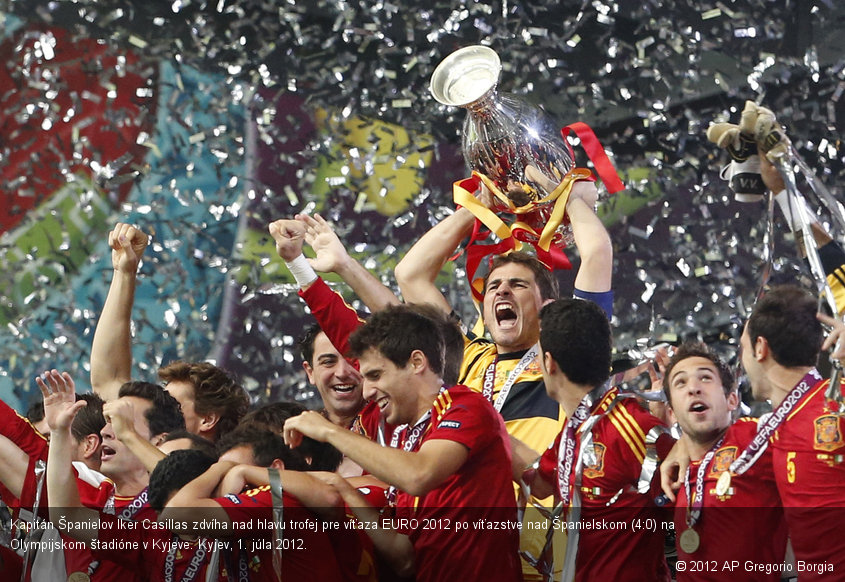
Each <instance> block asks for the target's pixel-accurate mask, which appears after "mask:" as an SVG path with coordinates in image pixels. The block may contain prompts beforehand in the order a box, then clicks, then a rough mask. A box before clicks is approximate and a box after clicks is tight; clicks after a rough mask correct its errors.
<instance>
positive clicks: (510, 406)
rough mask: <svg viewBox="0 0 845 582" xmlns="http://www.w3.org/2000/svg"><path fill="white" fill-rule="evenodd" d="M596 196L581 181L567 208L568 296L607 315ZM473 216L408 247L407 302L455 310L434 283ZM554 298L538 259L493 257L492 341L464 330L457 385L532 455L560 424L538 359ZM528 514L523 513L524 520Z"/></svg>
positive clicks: (462, 215)
mask: <svg viewBox="0 0 845 582" xmlns="http://www.w3.org/2000/svg"><path fill="white" fill-rule="evenodd" d="M597 199H598V191H597V190H596V187H595V184H593V183H592V182H585V181H578V182H576V183H575V184H573V186H572V191H571V194H570V197H569V201H568V202H567V205H566V213H567V216H569V219H570V222H571V225H572V234H573V236H574V238H575V246H576V248H577V249H578V253H579V255H580V259H581V264H580V266H579V268H578V274H577V275H576V277H575V289H574V292H573V293H574V295H575V296H577V297H581V298H584V299H590V300H592V301H595V302H596V303H598V304H599V305H600V306H601V307H602V309H604V310H605V312H606V313H607V316H608V317H610V315H611V314H612V311H613V293H612V291H611V276H612V272H613V249H612V246H611V243H610V237H609V236H608V234H607V231H606V230H605V228H604V225H602V223H601V221H600V220H599V218H598V217H597V216H596V213H595V212H594V211H593V207H594V206H595V204H596V201H597ZM474 220H475V217H474V216H473V215H472V213H471V212H470V211H469V210H467V209H466V208H459V209H458V210H456V211H455V212H454V214H452V215H451V216H449V217H448V218H446V219H444V220H443V221H441V222H440V223H439V224H437V225H436V226H435V227H434V228H432V229H431V230H430V231H429V232H428V233H426V234H425V236H423V237H422V238H421V239H420V240H419V242H417V244H415V245H414V246H413V248H411V250H410V251H408V253H407V254H406V255H405V257H404V258H403V259H402V261H401V262H400V263H399V265H398V266H397V267H396V281H397V282H398V283H399V288H400V289H401V291H402V295H403V297H404V299H405V301H407V302H414V303H431V304H434V305H437V306H438V307H440V308H441V309H442V310H443V311H444V313H447V314H449V313H451V311H452V307H451V306H450V305H449V304H448V302H447V301H446V299H445V298H444V296H443V294H442V293H441V292H440V290H439V289H438V288H437V286H436V284H435V280H436V278H437V275H438V274H439V272H440V271H441V269H442V268H443V266H444V264H445V263H446V260H447V259H448V258H449V257H450V256H452V254H454V252H455V249H456V248H457V247H458V245H459V244H460V243H461V241H462V240H463V239H464V238H466V237H467V236H469V234H470V232H471V231H472V228H473V223H474ZM558 295H559V289H558V281H557V279H556V277H555V275H554V273H553V272H551V271H550V270H549V269H548V268H547V267H546V266H545V265H544V264H543V263H541V262H540V261H539V260H537V259H536V258H535V257H533V256H531V255H529V254H526V253H521V252H514V253H511V254H509V255H506V256H498V257H495V258H494V259H493V261H492V263H491V265H490V269H489V271H488V274H487V276H486V278H485V281H484V295H483V300H482V316H483V318H484V324H485V326H486V327H487V330H488V331H489V332H490V337H491V338H492V341H490V340H488V339H486V338H483V337H476V336H474V335H473V334H468V336H467V338H466V346H465V349H464V358H463V367H462V368H461V372H460V374H459V377H458V382H459V383H460V384H464V385H466V386H468V387H469V388H471V389H472V390H475V391H477V392H481V393H482V394H483V395H484V396H485V397H486V398H487V399H488V400H489V401H490V402H491V403H493V405H494V407H495V408H496V410H497V411H498V412H499V413H500V414H501V415H502V418H504V420H505V426H506V427H507V431H508V433H509V434H510V435H511V436H512V437H514V438H516V439H519V440H520V441H522V442H524V443H525V444H527V445H528V447H530V448H531V449H532V450H533V451H534V452H535V454H536V456H539V455H540V454H541V453H542V452H543V451H544V450H546V448H547V447H548V446H549V444H550V443H551V442H552V441H554V439H555V437H556V436H557V434H558V433H559V432H560V430H561V428H562V427H563V423H564V422H565V418H564V415H563V414H562V413H561V411H560V406H559V405H558V403H557V402H555V401H554V400H552V399H551V398H549V396H548V395H547V394H546V390H545V387H544V386H543V375H542V372H541V370H540V364H539V361H538V360H537V359H536V356H537V353H538V352H537V349H536V343H537V340H538V339H539V330H540V327H539V318H538V314H539V313H540V308H541V307H542V306H543V304H544V303H545V302H548V301H552V300H554V299H557V298H558ZM545 501H546V502H548V500H545ZM546 504H547V505H548V503H546ZM531 515H532V514H531V513H528V514H527V515H526V519H527V518H529V516H531ZM532 519H533V518H532ZM531 532H533V533H531ZM542 534H543V532H542V531H540V530H537V529H534V530H528V529H526V530H524V531H523V533H522V543H521V546H522V549H523V550H524V551H526V552H528V553H529V554H531V555H532V556H534V559H537V558H538V557H539V556H540V554H541V553H543V552H544V549H543V544H544V543H545V536H544V535H542ZM555 539H556V542H555V555H556V560H555V561H556V562H560V558H562V555H563V552H562V548H563V535H562V534H560V533H557V534H556V535H555ZM532 561H533V560H532ZM524 573H525V576H526V578H527V579H528V578H530V579H539V578H540V576H539V575H538V573H537V571H536V570H534V568H532V567H530V566H528V565H527V564H526V566H525V568H524Z"/></svg>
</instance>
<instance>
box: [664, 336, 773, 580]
mask: <svg viewBox="0 0 845 582" xmlns="http://www.w3.org/2000/svg"><path fill="white" fill-rule="evenodd" d="M663 391H664V393H665V394H666V399H667V402H668V403H669V405H670V407H671V410H672V412H673V414H674V415H675V418H676V419H677V421H678V424H679V425H680V426H681V430H682V431H683V432H682V434H681V441H682V445H684V448H685V450H686V451H687V452H688V453H689V455H690V460H691V464H690V466H689V467H688V468H687V470H686V471H685V474H684V475H683V476H682V478H683V486H682V487H681V489H680V490H679V492H678V497H677V500H676V502H675V535H676V538H675V541H676V545H677V547H678V559H679V560H683V561H686V562H689V561H692V560H696V561H702V560H703V561H704V562H708V561H710V560H717V561H719V563H725V562H728V563H733V562H734V561H737V563H739V564H745V563H747V561H751V562H753V563H755V564H781V563H783V560H784V553H785V551H786V521H785V520H784V515H783V508H782V507H780V498H779V497H778V491H777V487H776V485H775V477H774V470H773V468H772V453H771V450H770V449H769V448H766V449H765V450H764V451H763V453H762V454H761V455H760V457H759V458H758V459H757V460H756V461H755V462H754V463H753V464H751V465H750V466H748V468H747V469H744V471H743V473H742V474H741V475H737V474H736V472H735V471H734V472H732V471H731V465H732V464H733V463H734V461H735V460H736V459H737V458H738V457H739V456H740V455H741V454H742V453H743V451H745V450H746V448H747V447H748V445H749V444H751V442H752V441H753V440H754V437H755V436H756V435H757V428H758V419H756V418H750V417H745V418H740V419H738V420H736V422H734V414H735V411H736V410H737V408H738V406H739V395H738V393H737V391H736V389H735V386H734V378H733V374H732V373H731V370H730V369H729V368H728V366H727V364H725V363H724V362H723V361H722V360H721V359H720V358H719V357H718V356H717V355H716V354H714V353H713V352H712V351H711V350H710V349H709V348H708V347H707V346H706V345H704V344H700V343H689V344H683V345H682V346H681V347H680V348H679V349H678V350H677V351H676V352H675V354H674V355H673V356H672V359H671V360H670V361H669V364H668V366H667V368H666V373H665V375H664V377H663ZM761 531H765V532H767V535H765V536H760V532H761ZM721 575H723V573H722V572H718V573H714V572H708V571H691V570H679V571H678V573H677V579H678V580H679V581H700V580H714V579H718V578H719V577H720V576H721ZM780 577H781V571H779V570H777V569H770V570H768V571H760V572H753V573H750V572H747V571H745V572H743V579H746V580H759V581H761V582H762V581H768V582H775V581H777V580H780Z"/></svg>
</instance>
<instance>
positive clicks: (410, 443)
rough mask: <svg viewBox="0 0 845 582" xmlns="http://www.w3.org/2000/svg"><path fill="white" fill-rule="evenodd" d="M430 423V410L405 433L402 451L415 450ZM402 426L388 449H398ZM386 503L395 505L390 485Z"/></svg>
mask: <svg viewBox="0 0 845 582" xmlns="http://www.w3.org/2000/svg"><path fill="white" fill-rule="evenodd" d="M445 390H446V387H445V386H441V387H440V393H441V394H442V393H443V392H444V391H445ZM430 422H431V409H428V410H426V411H425V414H423V415H422V416H421V417H420V419H419V420H418V421H417V422H415V423H414V426H413V427H411V429H410V430H408V432H407V436H406V437H405V442H404V443H403V445H402V450H403V451H405V452H408V453H412V452H414V451H415V450H416V448H417V442H418V441H419V440H420V437H422V435H423V433H425V431H426V429H427V428H428V425H429V423H430ZM404 427H405V429H407V428H408V425H404ZM402 428H403V427H402V426H397V427H396V429H395V430H394V431H393V438H391V440H390V447H391V448H393V449H395V448H398V447H399V438H400V434H401V433H402V432H403V430H402ZM387 502H388V503H389V504H390V505H391V506H394V505H396V487H395V486H394V485H391V486H390V488H388V490H387Z"/></svg>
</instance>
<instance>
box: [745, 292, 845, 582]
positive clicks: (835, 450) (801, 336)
mask: <svg viewBox="0 0 845 582" xmlns="http://www.w3.org/2000/svg"><path fill="white" fill-rule="evenodd" d="M817 308H818V302H817V300H816V299H815V298H814V297H813V296H811V295H810V294H809V293H807V292H805V291H804V290H802V289H799V288H797V287H792V286H781V287H773V288H772V289H771V290H769V291H768V292H767V293H766V294H765V295H764V296H763V297H762V298H761V299H760V300H759V301H757V303H756V305H755V306H754V309H753V310H752V313H751V316H750V317H749V319H748V322H747V324H746V326H745V329H744V330H743V333H742V338H741V346H742V365H743V367H744V368H745V371H746V373H747V374H748V378H749V380H750V381H751V389H752V392H753V394H754V396H755V398H758V399H768V400H770V401H771V403H772V406H773V408H774V412H773V413H772V415H771V416H770V417H768V418H767V419H766V420H765V421H761V434H764V435H766V436H768V437H769V439H770V441H771V444H770V446H771V448H772V460H773V465H774V473H775V480H776V481H777V487H778V491H779V493H780V498H781V502H782V503H783V508H784V512H785V514H786V521H787V525H788V527H789V537H790V540H791V542H792V548H793V550H794V552H795V558H796V572H797V574H798V579H799V580H814V581H817V580H825V581H827V580H830V581H833V580H842V576H843V574H845V536H842V532H841V523H842V521H843V518H845V416H843V410H842V407H841V403H840V402H838V401H836V400H833V399H831V398H828V397H827V396H826V391H827V389H828V386H829V382H828V381H826V380H823V379H822V376H821V374H820V373H819V372H818V370H817V369H816V368H815V365H816V362H817V361H818V358H819V353H820V350H821V346H822V338H823V332H822V327H821V324H820V323H819V321H818V319H817V313H816V312H817ZM764 430H765V432H764Z"/></svg>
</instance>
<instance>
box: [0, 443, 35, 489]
mask: <svg viewBox="0 0 845 582" xmlns="http://www.w3.org/2000/svg"><path fill="white" fill-rule="evenodd" d="M28 468H29V455H27V454H26V453H25V452H24V451H23V450H21V448H20V447H19V446H18V445H17V444H16V443H15V442H13V441H11V440H10V439H8V438H6V437H5V436H3V435H0V483H3V486H4V487H5V488H6V489H8V490H9V492H10V493H11V494H12V495H14V496H15V497H17V498H18V499H20V497H21V494H22V492H23V484H24V481H25V479H26V471H27V469H28Z"/></svg>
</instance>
